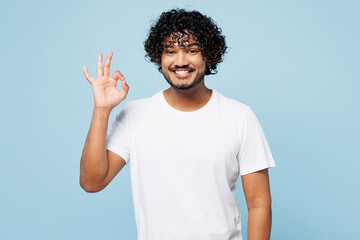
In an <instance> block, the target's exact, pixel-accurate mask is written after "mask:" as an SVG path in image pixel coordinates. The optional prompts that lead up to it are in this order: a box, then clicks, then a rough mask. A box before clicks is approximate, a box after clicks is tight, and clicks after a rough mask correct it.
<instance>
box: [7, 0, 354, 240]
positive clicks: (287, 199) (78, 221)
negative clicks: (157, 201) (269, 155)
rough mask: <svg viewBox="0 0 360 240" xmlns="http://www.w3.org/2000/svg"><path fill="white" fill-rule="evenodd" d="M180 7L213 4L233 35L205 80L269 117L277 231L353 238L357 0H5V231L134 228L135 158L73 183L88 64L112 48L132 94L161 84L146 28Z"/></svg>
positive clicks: (127, 233)
mask: <svg viewBox="0 0 360 240" xmlns="http://www.w3.org/2000/svg"><path fill="white" fill-rule="evenodd" d="M174 7H187V8H189V9H197V10H199V11H201V12H203V13H205V14H207V15H209V16H211V17H212V18H213V19H214V20H215V21H216V22H217V23H218V25H219V26H220V27H221V28H222V29H223V33H224V34H225V35H226V40H227V43H228V45H229V46H230V51H229V53H228V54H227V55H226V58H225V62H223V63H222V64H220V67H219V73H218V74H217V75H216V76H211V77H208V78H207V84H208V86H209V87H210V88H214V89H217V90H218V91H219V92H220V93H222V94H224V95H226V96H228V97H232V98H235V99H237V100H239V101H241V102H243V103H245V104H248V105H250V106H251V107H252V108H253V109H254V111H255V113H256V114H257V116H258V118H259V120H260V122H261V124H262V126H263V128H264V131H265V133H266V136H267V138H268V142H269V144H270V147H271V149H272V152H273V156H274V158H275V161H276V164H277V166H276V167H275V168H273V169H271V171H270V176H271V191H272V197H273V228H272V239H279V240H282V239H284V240H287V239H291V240H297V239H299V240H304V239H359V235H360V231H359V228H358V227H359V223H360V222H359V214H360V207H359V202H360V193H359V182H360V181H359V177H358V174H359V170H360V163H359V162H360V157H359V147H360V141H359V135H360V131H359V122H360V112H359V106H358V105H359V103H360V98H359V90H360V85H359V81H360V74H359V67H360V60H359V56H360V48H359V43H360V34H359V29H360V24H359V23H360V17H359V9H360V2H359V1H355V0H354V1H347V0H343V1H340V0H338V1H334V0H333V1H332V0H330V1H325V0H324V1H316V0H297V1H296V0H293V1H292V0H277V1H266V0H263V1H224V2H221V1H199V0H197V1H174V2H171V1H165V0H164V1H140V2H139V1H119V0H118V1H74V2H73V1H69V0H65V1H64V0H63V1H2V2H1V7H0V20H1V21H0V22H1V38H0V43H1V44H0V46H1V60H0V61H1V65H0V66H1V73H2V74H1V77H0V79H1V85H0V98H1V99H0V100H1V101H0V104H1V125H0V131H1V142H0V143H1V145H0V146H1V165H0V166H1V167H0V182H1V189H0V191H1V192H0V196H1V198H0V201H1V204H0V239H4V240H5V239H6V240H7V239H89V240H90V239H136V226H135V219H134V213H133V205H132V197H131V185H130V175H129V166H126V167H125V168H124V169H123V171H121V172H120V174H119V175H118V176H117V177H116V178H115V180H114V181H113V182H112V183H111V184H110V185H109V186H108V188H106V189H105V190H104V191H102V192H100V193H96V194H88V193H85V192H84V191H83V190H82V189H81V188H80V186H79V184H78V178H79V162H80V156H81V151H82V147H83V144H84V141H85V138H86V134H87V131H88V128H89V125H90V120H91V114H92V106H93V100H92V89H91V86H90V84H89V83H88V82H87V81H86V80H85V78H84V76H83V74H82V66H83V65H87V66H88V68H89V71H90V73H91V74H93V76H95V66H96V56H97V54H98V53H103V54H106V53H108V51H110V50H112V51H114V58H113V62H112V71H113V70H115V69H119V70H120V71H121V72H122V73H123V74H124V75H125V77H126V79H127V81H128V83H129V85H130V93H129V96H128V100H133V99H138V98H142V97H148V96H151V95H152V94H154V93H155V92H157V91H160V90H162V89H165V88H167V84H166V82H165V81H164V79H163V78H162V76H161V75H160V74H159V73H158V72H157V70H156V68H155V67H154V65H153V64H151V63H148V62H147V61H145V59H144V50H143V41H144V40H145V38H146V35H147V31H148V28H149V24H150V21H151V20H155V19H156V17H157V16H158V15H159V14H160V13H161V12H162V11H165V10H169V9H171V8H174ZM121 106H122V105H121ZM121 106H119V107H117V108H116V109H115V111H119V110H120V109H121ZM114 115H115V114H114V113H113V114H112V118H113V117H114ZM238 187H239V188H238V192H237V199H238V202H239V204H240V208H241V209H242V219H243V223H242V225H243V233H244V237H245V236H246V220H247V217H246V215H247V212H246V205H245V203H244V197H243V193H242V189H241V183H240V181H239V185H238ZM245 239H246V237H245Z"/></svg>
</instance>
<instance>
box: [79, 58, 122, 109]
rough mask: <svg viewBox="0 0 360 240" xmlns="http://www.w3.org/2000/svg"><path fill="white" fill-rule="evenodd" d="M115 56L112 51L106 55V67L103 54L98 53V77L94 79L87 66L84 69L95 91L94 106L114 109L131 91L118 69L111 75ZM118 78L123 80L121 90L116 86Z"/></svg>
mask: <svg viewBox="0 0 360 240" xmlns="http://www.w3.org/2000/svg"><path fill="white" fill-rule="evenodd" d="M112 56H113V53H112V52H109V54H108V55H107V57H106V60H105V64H104V67H103V66H102V55H101V54H99V55H98V59H97V79H94V78H93V77H92V76H91V75H90V74H89V72H88V69H87V67H86V66H83V71H84V74H85V77H86V79H87V80H88V81H89V82H90V83H91V85H92V87H93V91H94V101H95V105H94V108H101V109H108V110H110V111H111V110H112V109H113V108H114V107H116V106H117V105H118V104H120V103H121V102H122V101H123V100H124V99H125V98H126V95H127V93H128V91H129V86H128V85H127V83H126V82H125V78H124V76H123V75H122V74H121V73H120V72H119V71H118V70H116V71H115V72H114V74H113V75H112V77H110V63H111V58H112ZM118 79H120V80H121V90H119V89H117V88H116V83H117V81H118Z"/></svg>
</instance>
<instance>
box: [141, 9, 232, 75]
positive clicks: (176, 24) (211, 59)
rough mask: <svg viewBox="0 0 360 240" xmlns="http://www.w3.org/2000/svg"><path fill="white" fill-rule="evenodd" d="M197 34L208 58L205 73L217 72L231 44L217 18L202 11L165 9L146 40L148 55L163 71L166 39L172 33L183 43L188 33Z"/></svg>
mask: <svg viewBox="0 0 360 240" xmlns="http://www.w3.org/2000/svg"><path fill="white" fill-rule="evenodd" d="M190 35H191V36H193V38H194V40H195V41H197V42H198V44H199V47H200V50H201V53H202V55H203V58H204V61H205V62H206V69H205V75H210V74H216V73H217V70H216V67H217V65H218V64H219V63H220V62H222V61H223V56H224V54H225V53H226V50H227V46H226V43H225V36H223V35H222V34H221V29H220V28H219V27H217V25H216V24H215V23H214V21H213V20H212V19H211V18H210V17H207V16H206V15H203V14H201V13H200V12H198V11H187V10H185V9H172V10H170V11H168V12H163V13H162V14H161V15H160V17H159V19H158V20H157V22H156V23H155V24H154V25H153V26H151V28H150V31H149V35H148V38H147V40H146V41H145V42H144V47H145V51H146V55H145V56H146V57H147V58H148V59H149V60H150V61H151V62H153V63H155V64H156V65H157V66H158V69H159V71H160V72H162V71H161V55H162V52H163V50H164V47H165V39H167V38H169V37H170V36H172V42H174V43H175V42H177V43H178V44H179V46H181V45H183V43H181V42H182V41H183V38H184V36H185V39H188V37H189V36H190Z"/></svg>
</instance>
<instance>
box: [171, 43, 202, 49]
mask: <svg viewBox="0 0 360 240" xmlns="http://www.w3.org/2000/svg"><path fill="white" fill-rule="evenodd" d="M181 46H184V47H187V48H189V47H193V46H198V47H200V45H199V44H198V43H190V44H188V45H184V44H182V45H181ZM164 48H174V44H166V45H165V46H164Z"/></svg>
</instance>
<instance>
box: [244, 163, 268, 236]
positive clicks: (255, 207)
mask: <svg viewBox="0 0 360 240" xmlns="http://www.w3.org/2000/svg"><path fill="white" fill-rule="evenodd" d="M241 181H242V185H243V189H244V194H245V199H246V204H247V208H248V240H269V239H270V231H271V195H270V184H269V175H268V170H267V169H264V170H261V171H258V172H253V173H249V174H246V175H243V176H242V177H241Z"/></svg>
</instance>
